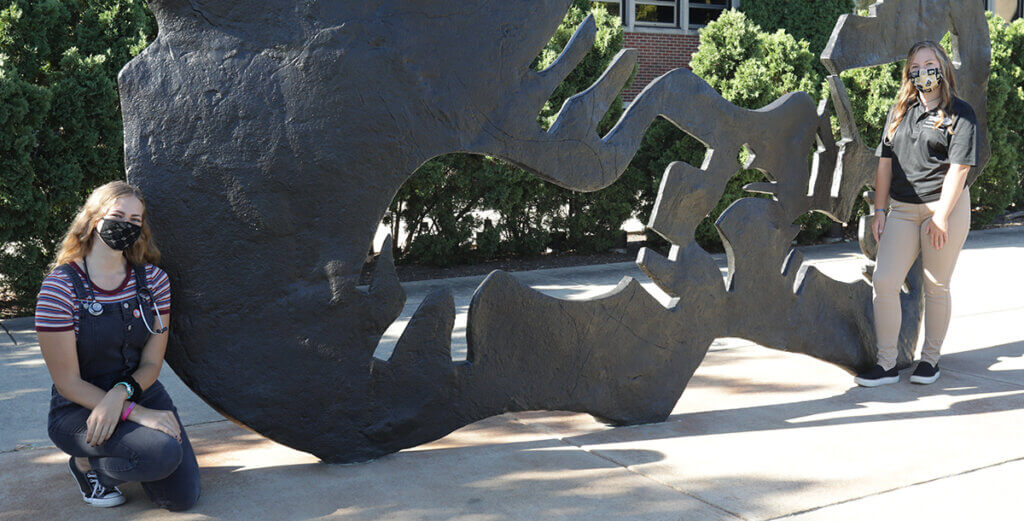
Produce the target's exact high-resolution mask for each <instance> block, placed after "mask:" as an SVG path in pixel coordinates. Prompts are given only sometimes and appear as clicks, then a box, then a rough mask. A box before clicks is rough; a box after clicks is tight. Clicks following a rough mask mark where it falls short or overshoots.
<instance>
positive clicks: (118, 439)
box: [47, 381, 200, 511]
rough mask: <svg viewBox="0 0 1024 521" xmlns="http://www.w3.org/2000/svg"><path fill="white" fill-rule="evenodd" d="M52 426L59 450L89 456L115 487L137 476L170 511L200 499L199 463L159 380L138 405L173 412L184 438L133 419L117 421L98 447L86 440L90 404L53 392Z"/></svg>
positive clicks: (101, 475) (101, 476)
mask: <svg viewBox="0 0 1024 521" xmlns="http://www.w3.org/2000/svg"><path fill="white" fill-rule="evenodd" d="M53 394H54V396H53V398H52V400H51V402H50V415H49V422H48V423H49V425H48V429H47V430H48V431H49V435H50V439H51V440H53V443H54V445H56V446H57V448H59V449H60V450H62V451H64V452H66V453H68V454H70V455H71V456H75V457H88V458H89V463H90V464H91V465H92V468H93V469H95V470H96V472H97V474H98V475H99V480H100V483H102V484H103V485H104V486H106V487H114V486H117V485H119V484H121V483H124V482H126V481H138V482H141V484H142V489H143V490H144V491H145V492H146V495H147V496H148V497H149V499H150V500H151V501H152V502H153V503H155V504H156V505H157V506H160V507H162V508H166V509H168V510H173V511H180V510H187V509H189V508H191V507H192V505H194V504H195V503H196V500H198V499H199V492H200V490H199V465H198V464H197V463H196V455H195V453H194V452H192V444H191V443H189V440H188V436H187V435H186V434H185V428H184V426H182V425H181V418H178V410H177V409H176V408H175V407H174V403H172V402H171V397H170V396H168V395H167V391H165V390H164V386H163V385H162V384H161V383H160V382H159V381H157V382H155V383H154V384H153V385H152V386H151V387H150V388H149V389H146V391H145V392H143V393H142V396H141V397H140V399H139V400H138V402H137V403H138V404H139V405H142V406H143V407H147V408H150V409H158V410H164V411H173V412H174V416H175V417H176V418H178V425H179V427H181V442H180V443H179V442H178V440H175V439H174V438H172V437H170V436H168V435H167V434H165V433H163V432H160V431H158V430H155V429H150V428H149V427H143V426H142V425H139V424H137V423H135V422H131V421H124V422H121V423H120V424H118V426H117V428H116V429H114V433H113V434H112V435H111V436H110V438H109V439H108V440H107V441H105V442H103V444H101V445H99V446H96V447H94V446H91V445H89V444H88V443H86V442H85V433H86V425H85V420H86V419H87V418H88V417H89V414H91V413H92V411H90V410H89V409H86V408H84V407H81V406H79V405H77V404H75V403H72V402H70V401H68V400H66V399H64V397H62V396H60V395H59V394H56V392H54V393H53Z"/></svg>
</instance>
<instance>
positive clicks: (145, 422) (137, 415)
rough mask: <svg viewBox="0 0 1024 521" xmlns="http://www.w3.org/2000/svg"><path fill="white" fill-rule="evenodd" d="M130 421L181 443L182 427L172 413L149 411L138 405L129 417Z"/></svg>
mask: <svg viewBox="0 0 1024 521" xmlns="http://www.w3.org/2000/svg"><path fill="white" fill-rule="evenodd" d="M128 419H129V420H131V421H133V422H135V423H138V424H139V425H142V426H143V427H149V428H150V429H155V430H158V431H160V432H163V433H165V434H167V435H168V436H170V437H172V438H174V439H176V440H178V441H181V426H180V425H178V419H177V418H176V417H175V416H174V413H173V412H171V411H161V410H157V409H149V408H146V407H143V406H141V405H138V404H136V405H135V408H134V409H132V412H131V414H129V415H128Z"/></svg>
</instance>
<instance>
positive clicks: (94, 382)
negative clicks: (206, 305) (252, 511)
mask: <svg viewBox="0 0 1024 521" xmlns="http://www.w3.org/2000/svg"><path fill="white" fill-rule="evenodd" d="M159 258H160V252H159V251H158V250H157V249H156V246H155V245H154V243H153V238H152V235H151V234H150V230H149V226H148V225H147V224H146V218H145V203H144V200H143V198H142V193H141V192H140V191H139V189H138V188H135V187H133V186H130V185H128V184H127V183H124V182H122V181H115V182H112V183H108V184H105V185H103V186H101V187H99V188H97V189H96V190H95V191H94V192H93V193H92V195H90V196H89V199H88V200H87V201H86V202H85V205H83V206H82V208H81V209H80V210H79V212H78V215H77V216H76V217H75V219H74V221H73V222H72V223H71V227H70V228H69V229H68V233H67V235H66V236H65V237H64V242H63V244H62V245H61V248H60V252H59V253H58V254H57V259H56V260H55V262H54V270H53V272H52V273H50V274H49V275H48V276H47V277H46V279H45V280H43V285H42V288H41V289H40V291H39V299H38V301H37V303H36V331H37V332H38V335H39V346H40V348H41V350H42V353H43V359H44V360H45V361H46V367H47V369H49V371H50V376H51V377H52V378H53V383H54V387H53V389H52V391H51V399H50V412H49V419H48V431H49V435H50V439H51V440H53V443H54V444H55V445H56V446H57V447H58V448H59V449H61V450H62V451H64V452H66V453H67V454H69V455H70V459H69V461H68V468H69V470H70V471H71V475H72V476H73V477H74V478H75V482H76V484H77V485H78V488H79V489H80V491H81V493H82V498H83V499H84V500H85V502H86V503H89V504H90V505H93V506H99V507H112V506H117V505H120V504H122V503H124V502H125V497H124V496H123V495H122V494H121V491H120V490H118V489H117V485H119V484H121V483H124V482H126V481H139V482H141V483H142V488H143V490H145V492H146V495H147V496H149V499H150V500H152V501H153V502H154V503H156V504H157V505H159V506H161V507H163V508H167V509H169V510H185V509H188V508H190V507H191V506H192V505H194V504H195V502H196V500H197V499H198V498H199V467H198V465H197V464H196V457H195V454H194V453H193V452H192V446H191V444H190V443H189V440H188V436H186V435H185V430H184V428H182V425H181V420H180V419H179V418H178V414H177V409H175V407H174V404H173V403H172V402H171V398H170V397H169V396H168V395H167V392H166V391H165V390H164V387H163V385H162V384H161V383H160V382H159V381H157V376H158V375H159V373H160V368H161V366H162V365H163V360H164V350H165V349H166V347H167V327H168V325H169V324H170V320H171V317H170V299H171V294H170V281H169V279H168V278H167V275H166V274H165V273H164V272H163V270H161V269H160V268H158V267H156V266H154V264H153V263H155V262H159Z"/></svg>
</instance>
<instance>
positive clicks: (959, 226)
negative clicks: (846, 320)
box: [872, 188, 971, 370]
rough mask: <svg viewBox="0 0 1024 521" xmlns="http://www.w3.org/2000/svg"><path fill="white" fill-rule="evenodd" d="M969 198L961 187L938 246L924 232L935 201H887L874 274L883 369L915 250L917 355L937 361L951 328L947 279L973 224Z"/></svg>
mask: <svg viewBox="0 0 1024 521" xmlns="http://www.w3.org/2000/svg"><path fill="white" fill-rule="evenodd" d="M970 199H971V197H970V193H969V192H968V190H967V189H966V188H965V189H964V192H963V194H962V195H961V196H960V199H959V200H957V202H956V204H955V205H954V206H953V211H952V212H951V213H950V215H949V226H948V230H947V231H948V232H949V241H948V242H947V243H946V244H945V245H944V246H943V247H942V249H941V250H936V249H935V248H934V247H932V244H931V239H930V237H929V236H928V233H927V231H926V230H927V225H928V223H929V222H930V221H929V218H930V217H931V216H932V210H931V209H929V207H932V208H934V207H935V205H936V204H938V202H937V201H936V202H935V203H924V204H911V203H904V202H900V201H897V200H895V199H892V200H891V203H890V210H889V215H888V216H887V217H886V219H885V229H884V230H883V231H882V237H881V239H880V241H879V244H878V258H877V260H876V264H875V273H874V276H873V277H872V281H873V284H874V301H873V303H874V309H875V338H876V340H877V342H878V365H880V366H882V368H883V369H885V370H889V369H892V368H893V367H894V366H895V365H896V356H897V350H896V343H897V341H898V339H899V333H900V321H901V319H902V317H901V313H900V299H899V292H900V288H901V287H902V286H903V282H904V280H905V279H906V277H907V272H908V271H910V267H911V266H912V265H913V264H914V261H915V260H917V255H918V253H920V254H921V256H922V263H923V264H924V347H923V348H922V349H921V360H922V361H924V362H928V363H929V364H932V365H933V366H934V365H937V364H938V362H939V350H940V349H941V348H942V341H943V339H945V337H946V330H947V329H948V328H949V317H950V312H951V311H950V299H949V280H950V278H952V276H953V267H954V266H955V265H956V259H957V256H959V255H960V249H961V248H963V245H964V241H966V240H967V232H968V231H970V228H971V204H970Z"/></svg>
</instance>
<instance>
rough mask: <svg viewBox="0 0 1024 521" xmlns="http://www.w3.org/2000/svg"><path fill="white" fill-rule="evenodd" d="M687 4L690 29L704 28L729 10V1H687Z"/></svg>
mask: <svg viewBox="0 0 1024 521" xmlns="http://www.w3.org/2000/svg"><path fill="white" fill-rule="evenodd" d="M689 4H690V11H689V14H690V28H691V29H697V28H700V27H704V26H705V25H707V24H709V23H711V22H713V21H714V20H715V19H716V18H718V15H720V14H722V11H725V10H726V9H728V8H729V0H689Z"/></svg>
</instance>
